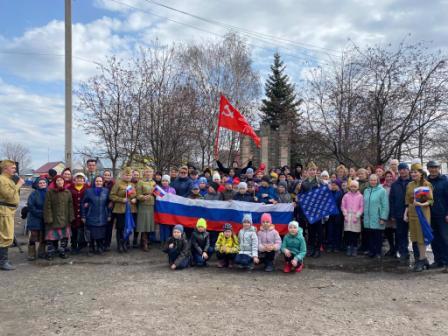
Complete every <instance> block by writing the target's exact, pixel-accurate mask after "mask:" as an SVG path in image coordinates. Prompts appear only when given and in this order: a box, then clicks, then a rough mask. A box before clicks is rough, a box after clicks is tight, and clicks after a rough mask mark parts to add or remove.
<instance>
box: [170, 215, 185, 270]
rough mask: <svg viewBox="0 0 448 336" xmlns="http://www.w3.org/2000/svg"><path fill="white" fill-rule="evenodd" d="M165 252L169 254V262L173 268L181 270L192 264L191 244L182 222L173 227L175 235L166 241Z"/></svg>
mask: <svg viewBox="0 0 448 336" xmlns="http://www.w3.org/2000/svg"><path fill="white" fill-rule="evenodd" d="M163 252H165V253H167V254H168V263H169V265H170V268H171V269H172V270H176V269H178V270H181V269H183V268H186V267H188V265H189V264H190V245H189V244H188V240H187V238H186V237H185V234H184V227H183V226H182V225H180V224H178V225H175V226H174V228H173V235H172V236H171V237H170V238H168V240H167V241H166V243H165V248H164V250H163Z"/></svg>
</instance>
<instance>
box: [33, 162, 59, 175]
mask: <svg viewBox="0 0 448 336" xmlns="http://www.w3.org/2000/svg"><path fill="white" fill-rule="evenodd" d="M61 163H63V162H62V161H56V162H47V163H46V164H44V165H43V166H42V167H39V168H37V169H35V170H33V172H34V173H35V174H36V173H39V174H40V173H43V174H46V173H48V171H49V170H50V169H52V168H54V167H56V166H57V165H59V164H61Z"/></svg>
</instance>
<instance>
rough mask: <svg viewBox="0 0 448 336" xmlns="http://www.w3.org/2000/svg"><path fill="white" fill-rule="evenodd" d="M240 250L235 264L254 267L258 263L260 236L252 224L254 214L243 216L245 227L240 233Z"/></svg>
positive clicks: (248, 267)
mask: <svg viewBox="0 0 448 336" xmlns="http://www.w3.org/2000/svg"><path fill="white" fill-rule="evenodd" d="M238 241H239V243H240V252H239V253H238V254H237V256H236V257H235V264H237V265H238V267H240V268H247V269H248V270H249V271H251V270H253V269H254V263H255V264H258V262H259V260H258V237H257V230H256V229H255V227H253V226H252V215H251V214H250V213H249V214H245V215H244V216H243V228H242V229H241V230H240V232H239V233H238Z"/></svg>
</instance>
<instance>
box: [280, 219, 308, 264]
mask: <svg viewBox="0 0 448 336" xmlns="http://www.w3.org/2000/svg"><path fill="white" fill-rule="evenodd" d="M288 231H289V232H288V234H287V235H286V236H285V237H284V238H283V243H282V248H281V251H282V252H283V254H284V255H285V267H284V268H283V272H285V273H289V272H291V271H292V270H295V272H297V273H298V272H301V271H302V268H303V258H304V257H305V255H306V243H305V239H304V238H303V230H302V228H301V227H299V223H297V222H296V221H292V222H290V223H289V225H288Z"/></svg>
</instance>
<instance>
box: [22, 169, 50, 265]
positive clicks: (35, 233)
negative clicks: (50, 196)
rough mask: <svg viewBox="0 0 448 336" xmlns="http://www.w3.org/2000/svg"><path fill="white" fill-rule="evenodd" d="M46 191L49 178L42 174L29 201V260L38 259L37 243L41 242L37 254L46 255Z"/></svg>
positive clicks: (27, 225) (41, 256)
mask: <svg viewBox="0 0 448 336" xmlns="http://www.w3.org/2000/svg"><path fill="white" fill-rule="evenodd" d="M46 193H47V179H46V178H45V177H42V176H41V177H39V178H38V179H37V180H36V190H34V191H33V192H32V193H31V194H30V196H29V197H28V203H27V206H28V217H27V224H26V227H27V229H28V230H29V231H30V238H29V242H28V260H30V261H31V260H35V259H36V243H38V244H39V246H38V248H37V256H38V257H39V258H44V257H45V243H44V232H45V231H44V229H45V225H44V204H45V195H46Z"/></svg>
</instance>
